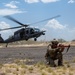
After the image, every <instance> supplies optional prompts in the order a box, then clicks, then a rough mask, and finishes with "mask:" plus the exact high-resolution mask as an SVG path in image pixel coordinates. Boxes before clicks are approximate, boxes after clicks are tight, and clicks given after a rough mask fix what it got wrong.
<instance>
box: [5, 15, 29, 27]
mask: <svg viewBox="0 0 75 75" xmlns="http://www.w3.org/2000/svg"><path fill="white" fill-rule="evenodd" d="M4 17H5V18H7V19H9V20H12V21H14V22H16V23H18V24H19V25H21V26H25V27H27V26H28V25H25V24H23V23H21V22H19V21H17V20H16V19H14V18H12V17H11V16H4Z"/></svg>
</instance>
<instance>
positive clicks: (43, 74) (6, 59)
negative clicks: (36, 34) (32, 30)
mask: <svg viewBox="0 0 75 75" xmlns="http://www.w3.org/2000/svg"><path fill="white" fill-rule="evenodd" d="M46 50H47V46H34V47H33V46H30V47H8V48H0V75H75V47H74V46H73V47H70V49H69V51H68V53H66V54H65V52H66V49H65V50H64V52H63V58H64V60H63V61H64V66H61V67H50V66H49V65H46V61H45V58H44V56H45V53H46Z"/></svg>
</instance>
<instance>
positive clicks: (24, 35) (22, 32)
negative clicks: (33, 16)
mask: <svg viewBox="0 0 75 75" xmlns="http://www.w3.org/2000/svg"><path fill="white" fill-rule="evenodd" d="M44 32H45V31H40V30H39V29H38V28H22V29H19V30H18V31H16V32H14V35H13V36H11V37H9V38H8V39H6V40H5V41H4V43H10V42H15V41H20V40H26V41H27V40H28V39H31V38H34V41H36V40H37V38H38V37H39V36H41V35H45V33H44Z"/></svg>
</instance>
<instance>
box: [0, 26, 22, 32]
mask: <svg viewBox="0 0 75 75" xmlns="http://www.w3.org/2000/svg"><path fill="white" fill-rule="evenodd" d="M21 27H23V26H17V27H11V28H5V29H0V31H4V30H9V29H16V28H21Z"/></svg>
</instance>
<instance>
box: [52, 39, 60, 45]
mask: <svg viewBox="0 0 75 75" xmlns="http://www.w3.org/2000/svg"><path fill="white" fill-rule="evenodd" d="M51 43H52V44H55V45H58V43H59V42H58V40H56V39H53V40H52V41H51Z"/></svg>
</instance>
